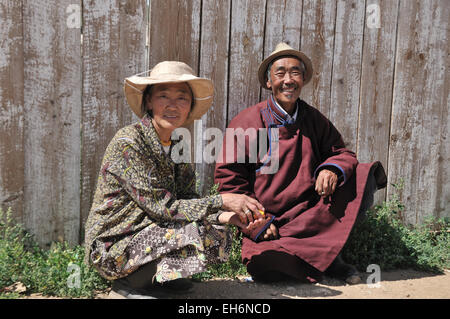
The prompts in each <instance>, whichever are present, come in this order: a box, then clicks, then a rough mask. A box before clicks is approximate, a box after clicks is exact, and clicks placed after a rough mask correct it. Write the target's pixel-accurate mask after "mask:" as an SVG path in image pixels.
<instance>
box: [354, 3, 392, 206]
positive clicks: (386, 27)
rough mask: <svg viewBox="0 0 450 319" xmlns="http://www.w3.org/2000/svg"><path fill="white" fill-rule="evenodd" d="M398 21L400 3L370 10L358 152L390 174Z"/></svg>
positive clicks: (361, 158)
mask: <svg viewBox="0 0 450 319" xmlns="http://www.w3.org/2000/svg"><path fill="white" fill-rule="evenodd" d="M397 17H398V1H394V0H388V1H384V0H377V1H371V2H370V5H369V4H368V5H367V6H366V23H365V28H364V49H363V58H362V68H361V92H360V96H361V97H360V103H361V104H360V109H359V122H358V140H357V149H356V150H357V153H358V159H359V161H360V162H372V161H375V160H379V161H381V163H382V164H383V166H384V168H385V170H386V171H387V170H388V165H387V164H388V145H389V129H390V117H391V104H392V89H393V78H394V62H395V44H396V36H397ZM378 18H379V24H378V25H377V22H378ZM385 196H386V189H384V190H383V191H379V192H377V194H376V199H375V202H376V203H381V202H382V201H383V200H384V199H385Z"/></svg>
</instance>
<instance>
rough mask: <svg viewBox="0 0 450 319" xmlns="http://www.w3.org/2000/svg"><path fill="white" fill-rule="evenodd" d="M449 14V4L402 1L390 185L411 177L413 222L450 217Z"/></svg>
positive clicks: (409, 217)
mask: <svg viewBox="0 0 450 319" xmlns="http://www.w3.org/2000/svg"><path fill="white" fill-rule="evenodd" d="M449 11H450V9H449V6H448V5H447V2H446V1H425V2H422V1H416V2H411V1H400V9H399V21H398V41H397V54H396V56H397V59H396V72H395V85H394V93H393V94H394V101H393V111H392V124H391V125H392V128H391V133H392V134H391V143H390V149H389V182H391V183H392V182H396V181H398V179H399V178H404V179H405V186H404V189H403V191H402V192H401V195H402V196H401V199H402V201H403V203H405V205H406V210H405V212H406V214H405V216H403V217H404V221H406V222H408V223H420V222H421V221H423V218H424V217H425V216H427V215H432V214H434V215H435V216H441V215H444V214H445V215H447V216H449V204H450V187H449V185H450V180H449V165H448V162H449V160H450V154H449V148H448V144H449V143H448V138H449V136H448V132H449V130H448V129H449V124H448V123H449V120H450V118H449V111H448V108H449V97H448V95H449V85H448V84H449V82H448V66H449V55H448V36H449V34H448V33H449V31H448V21H449V19H450V14H449ZM392 192H393V188H392V187H389V188H388V195H389V194H392Z"/></svg>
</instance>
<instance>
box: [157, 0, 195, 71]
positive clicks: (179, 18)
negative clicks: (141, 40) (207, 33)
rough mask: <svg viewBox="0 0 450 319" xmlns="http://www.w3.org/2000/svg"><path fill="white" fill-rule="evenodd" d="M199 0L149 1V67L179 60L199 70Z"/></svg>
mask: <svg viewBox="0 0 450 319" xmlns="http://www.w3.org/2000/svg"><path fill="white" fill-rule="evenodd" d="M200 10H201V1H200V0H179V1H178V0H169V1H151V2H150V15H151V16H150V21H151V25H150V26H149V27H150V67H153V66H154V65H155V64H157V63H159V62H161V61H181V62H184V63H186V64H188V65H189V66H190V67H192V69H193V70H194V71H196V72H198V60H199V42H200Z"/></svg>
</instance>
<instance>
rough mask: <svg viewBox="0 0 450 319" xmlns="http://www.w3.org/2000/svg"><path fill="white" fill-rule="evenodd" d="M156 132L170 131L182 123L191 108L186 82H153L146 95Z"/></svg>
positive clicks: (189, 93)
mask: <svg viewBox="0 0 450 319" xmlns="http://www.w3.org/2000/svg"><path fill="white" fill-rule="evenodd" d="M146 102H147V109H149V110H151V111H152V113H153V124H154V126H155V128H156V130H157V132H158V133H162V131H164V132H170V133H171V132H172V131H173V130H175V129H176V128H178V127H180V126H182V125H183V123H184V122H185V121H186V119H187V117H188V115H189V112H190V110H191V103H192V95H191V90H190V88H189V86H188V85H187V84H186V83H167V84H165V83H163V84H155V85H154V86H153V87H152V88H151V90H150V94H149V95H148V96H147V101H146Z"/></svg>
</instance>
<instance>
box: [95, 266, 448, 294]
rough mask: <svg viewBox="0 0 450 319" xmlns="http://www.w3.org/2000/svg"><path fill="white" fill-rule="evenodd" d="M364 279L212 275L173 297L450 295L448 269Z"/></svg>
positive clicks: (365, 275) (406, 272)
mask: <svg viewBox="0 0 450 319" xmlns="http://www.w3.org/2000/svg"><path fill="white" fill-rule="evenodd" d="M362 275H363V276H362V278H363V281H362V283H360V284H357V285H348V284H345V283H344V282H342V281H339V280H335V279H331V278H324V280H323V281H322V282H320V283H316V284H305V283H297V282H283V283H276V284H261V283H255V282H249V281H247V280H246V278H244V277H243V278H238V279H212V280H208V281H205V282H199V283H195V284H194V289H193V291H192V292H191V293H189V294H186V295H178V296H174V298H176V299H302V298H311V299H355V298H358V299H408V298H412V299H450V270H445V271H444V273H443V274H437V275H436V274H430V273H425V272H420V271H415V270H410V269H407V270H396V271H389V272H388V271H386V272H381V281H380V282H379V286H378V287H373V286H372V287H371V286H369V285H368V284H367V282H368V280H367V279H369V283H370V284H373V283H374V281H372V280H371V279H372V278H373V277H369V276H370V275H371V274H370V273H367V274H364V273H363V274H362ZM96 298H101V299H116V298H121V296H119V295H117V294H115V293H113V292H109V293H103V294H99V295H98V296H97V297H96Z"/></svg>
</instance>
